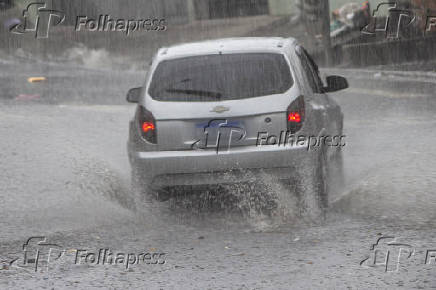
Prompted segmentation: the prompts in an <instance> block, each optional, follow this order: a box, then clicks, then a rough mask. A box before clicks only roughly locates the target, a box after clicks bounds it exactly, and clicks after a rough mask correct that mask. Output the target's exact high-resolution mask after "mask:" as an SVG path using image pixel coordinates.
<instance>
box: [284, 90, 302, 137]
mask: <svg viewBox="0 0 436 290" xmlns="http://www.w3.org/2000/svg"><path fill="white" fill-rule="evenodd" d="M286 116H287V127H288V131H289V132H290V133H291V134H295V133H297V132H298V131H299V130H300V129H301V128H302V127H303V122H304V117H305V103H304V97H303V96H299V97H298V98H297V99H295V101H293V102H292V103H291V104H290V105H289V107H288V109H287V111H286Z"/></svg>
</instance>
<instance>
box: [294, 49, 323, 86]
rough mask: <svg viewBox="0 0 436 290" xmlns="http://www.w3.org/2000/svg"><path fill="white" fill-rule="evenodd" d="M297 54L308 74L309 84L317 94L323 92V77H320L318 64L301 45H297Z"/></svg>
mask: <svg viewBox="0 0 436 290" xmlns="http://www.w3.org/2000/svg"><path fill="white" fill-rule="evenodd" d="M297 55H298V57H299V58H300V60H301V64H302V65H303V69H304V73H305V74H306V77H307V80H308V81H309V85H310V87H311V88H312V91H313V92H314V93H315V94H320V93H323V83H322V81H321V78H320V77H319V71H318V66H317V65H316V63H315V61H314V60H313V59H312V58H311V57H310V55H309V54H308V53H307V52H306V50H305V49H304V48H303V47H301V46H298V47H297Z"/></svg>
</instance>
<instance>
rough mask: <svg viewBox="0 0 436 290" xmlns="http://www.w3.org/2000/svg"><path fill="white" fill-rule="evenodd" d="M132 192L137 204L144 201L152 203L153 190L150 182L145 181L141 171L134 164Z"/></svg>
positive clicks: (131, 182)
mask: <svg viewBox="0 0 436 290" xmlns="http://www.w3.org/2000/svg"><path fill="white" fill-rule="evenodd" d="M130 184H131V192H132V194H133V198H134V200H135V203H136V205H137V206H139V205H141V204H143V203H152V202H153V199H152V191H151V189H150V187H149V186H148V184H147V183H146V182H144V181H143V178H142V174H141V171H140V170H139V169H138V168H137V167H136V166H134V165H132V171H131V181H130Z"/></svg>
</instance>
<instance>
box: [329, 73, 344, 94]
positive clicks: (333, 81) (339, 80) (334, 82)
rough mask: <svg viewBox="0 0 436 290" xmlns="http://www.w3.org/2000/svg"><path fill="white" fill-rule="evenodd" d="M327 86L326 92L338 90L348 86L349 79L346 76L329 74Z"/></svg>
mask: <svg viewBox="0 0 436 290" xmlns="http://www.w3.org/2000/svg"><path fill="white" fill-rule="evenodd" d="M326 81H327V87H325V88H324V91H325V92H326V93H329V92H337V91H340V90H343V89H346V88H348V81H347V79H346V78H344V77H341V76H328V77H327V78H326Z"/></svg>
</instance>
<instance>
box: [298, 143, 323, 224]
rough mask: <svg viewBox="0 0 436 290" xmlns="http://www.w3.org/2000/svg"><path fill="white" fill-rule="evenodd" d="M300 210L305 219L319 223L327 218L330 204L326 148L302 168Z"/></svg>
mask: <svg viewBox="0 0 436 290" xmlns="http://www.w3.org/2000/svg"><path fill="white" fill-rule="evenodd" d="M299 177H300V188H299V210H300V216H301V217H302V219H303V220H304V221H308V222H310V223H315V224H319V223H322V222H323V221H324V220H325V218H326V211H327V206H328V182H327V159H326V152H325V150H320V151H319V152H317V153H316V157H315V158H313V159H312V161H309V162H307V163H306V164H304V166H302V168H301V170H300V174H299Z"/></svg>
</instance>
